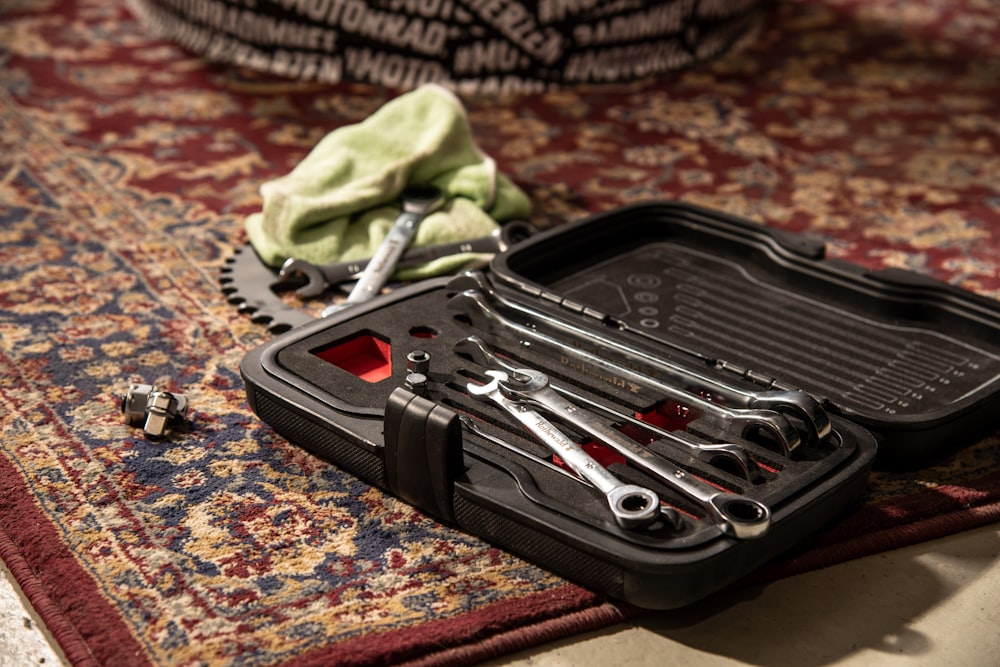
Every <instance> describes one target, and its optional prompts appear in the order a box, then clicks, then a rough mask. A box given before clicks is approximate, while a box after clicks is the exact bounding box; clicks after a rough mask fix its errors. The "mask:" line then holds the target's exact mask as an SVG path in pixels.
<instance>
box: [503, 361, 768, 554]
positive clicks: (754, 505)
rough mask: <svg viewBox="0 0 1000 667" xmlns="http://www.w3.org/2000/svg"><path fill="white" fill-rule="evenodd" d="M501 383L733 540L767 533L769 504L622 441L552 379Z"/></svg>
mask: <svg viewBox="0 0 1000 667" xmlns="http://www.w3.org/2000/svg"><path fill="white" fill-rule="evenodd" d="M489 374H490V375H493V376H494V377H495V378H496V379H497V383H496V384H497V393H498V394H499V395H500V396H502V397H503V398H504V399H506V400H507V401H513V402H514V404H515V405H517V406H519V407H521V409H523V406H525V405H527V406H531V407H536V408H541V409H542V410H545V411H546V412H549V413H550V414H552V415H554V416H556V417H558V418H559V419H562V420H563V421H566V422H567V423H570V424H572V425H574V426H576V427H578V428H580V429H582V430H583V431H585V432H586V433H588V434H590V435H591V436H593V437H594V438H597V439H598V440H599V441H601V442H603V443H605V444H607V445H608V446H610V447H611V448H612V449H614V450H615V451H616V452H618V453H619V454H621V455H622V456H624V457H625V458H626V459H628V460H629V461H630V462H631V463H633V464H634V465H636V466H637V467H639V468H641V469H643V470H645V471H646V472H647V473H649V474H651V475H652V476H653V477H655V478H656V479H657V480H659V481H661V482H663V484H665V485H666V486H667V487H669V488H671V489H672V490H674V491H676V492H677V493H679V494H681V495H683V496H684V497H686V498H689V499H691V500H693V501H695V502H697V503H698V504H699V505H700V506H701V507H702V508H703V509H704V510H705V511H706V512H707V513H708V514H709V515H710V516H711V517H712V519H714V520H715V521H716V522H717V523H718V526H719V528H720V529H721V530H722V531H723V532H725V533H727V534H729V535H732V536H733V537H736V538H739V539H751V538H755V537H760V536H761V535H763V534H764V533H766V532H767V529H768V527H769V526H770V523H771V510H770V508H769V507H768V506H767V505H765V504H764V503H762V502H760V501H758V500H754V499H752V498H748V497H746V496H743V495H740V494H736V493H730V492H727V491H722V490H720V489H718V488H716V487H714V486H712V485H711V484H708V483H707V482H704V481H702V480H700V479H698V478H697V477H692V476H691V475H689V474H688V473H687V472H686V471H684V470H682V469H681V468H679V467H678V466H676V465H673V464H672V463H671V462H670V461H668V460H667V459H665V458H663V457H661V456H658V455H656V454H655V453H653V452H651V451H649V450H648V449H646V448H645V447H643V446H642V445H640V444H639V443H637V442H635V441H634V440H631V439H630V438H627V437H626V436H624V435H622V434H621V433H620V432H619V431H617V430H616V429H615V428H613V427H611V426H609V425H608V424H606V423H605V422H604V421H603V420H602V419H600V418H599V417H597V416H596V415H594V414H593V413H591V412H589V411H587V410H583V409H581V408H580V407H579V406H577V405H575V404H573V403H571V402H569V401H567V400H566V399H564V398H563V397H562V396H560V395H559V394H558V393H557V392H555V391H554V390H553V389H552V388H551V387H550V386H549V379H548V377H547V376H546V375H545V374H544V373H541V372H539V371H535V370H530V369H519V370H517V371H516V372H514V373H510V374H508V373H504V372H503V371H499V372H498V371H490V372H489Z"/></svg>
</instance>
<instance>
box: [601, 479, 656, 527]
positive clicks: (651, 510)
mask: <svg viewBox="0 0 1000 667" xmlns="http://www.w3.org/2000/svg"><path fill="white" fill-rule="evenodd" d="M608 502H609V503H610V504H611V507H612V509H613V510H614V515H615V519H616V520H617V521H618V523H619V524H620V525H621V526H622V527H623V528H637V527H639V526H643V525H645V524H647V523H651V522H652V521H653V520H654V519H656V518H657V517H659V515H660V497H659V496H658V495H656V493H654V492H653V491H651V490H649V489H647V488H645V487H642V486H637V485H635V484H623V485H621V486H619V487H617V488H615V489H613V490H612V491H611V492H610V493H608Z"/></svg>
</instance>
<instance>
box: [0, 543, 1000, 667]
mask: <svg viewBox="0 0 1000 667" xmlns="http://www.w3.org/2000/svg"><path fill="white" fill-rule="evenodd" d="M61 662H62V657H61V655H60V654H59V653H58V651H55V650H53V649H52V648H51V646H50V645H49V643H48V640H47V639H46V637H45V635H44V633H43V632H42V631H40V630H39V627H38V621H37V618H35V617H34V615H33V613H32V612H31V611H29V610H27V609H25V607H24V606H23V604H22V600H21V599H20V598H19V596H18V593H17V592H16V591H15V590H14V589H13V588H12V587H11V585H10V576H9V573H8V572H7V570H6V569H5V568H4V569H3V581H2V582H0V665H5V666H11V667H20V666H22V665H46V666H49V665H60V664H61ZM490 665H514V666H516V667H529V666H538V665H544V666H546V667H570V666H573V667H577V666H579V665H629V667H645V666H647V665H648V666H650V667H652V666H654V665H655V666H656V667H671V666H673V665H698V666H699V667H723V666H725V667H733V666H735V665H757V666H761V667H772V666H773V667H778V666H782V667H784V666H785V665H795V666H796V667H802V666H804V667H821V666H826V665H837V666H850V667H868V666H876V665H877V666H878V667H892V666H893V665H901V666H903V665H905V667H923V666H925V665H926V666H927V667H930V666H932V665H933V666H934V667H996V665H1000V527H998V526H989V527H986V528H982V529H978V530H973V531H968V532H965V533H961V534H959V535H955V536H952V537H949V538H945V539H942V540H936V541H933V542H927V543H924V544H920V545H917V546H913V547H907V548H904V549H899V550H897V551H892V552H888V553H883V554H878V555H876V556H871V557H869V558H863V559H859V560H857V561H853V562H850V563H844V564H841V565H837V566H834V567H830V568H827V569H824V570H820V571H818V572H811V573H808V574H805V575H801V576H798V577H792V578H789V579H784V580H781V581H777V582H774V583H771V584H768V585H767V586H762V587H759V588H754V589H751V590H743V591H738V592H734V593H729V594H722V595H719V596H716V597H714V598H713V599H711V600H709V601H706V602H703V603H701V604H698V605H695V606H694V607H692V608H688V609H685V610H682V611H676V612H670V613H662V614H656V615H654V616H651V617H650V618H648V619H646V620H644V621H642V622H641V623H635V624H630V625H629V626H621V627H616V628H612V629H609V630H606V631H604V632H600V633H595V634H592V635H586V636H583V637H577V638H575V639H573V640H567V641H562V642H557V643H555V644H552V645H548V646H545V647H541V648H538V649H535V650H532V651H530V652H527V653H524V654H519V655H516V656H510V657H508V658H506V659H504V660H499V661H495V662H492V663H490Z"/></svg>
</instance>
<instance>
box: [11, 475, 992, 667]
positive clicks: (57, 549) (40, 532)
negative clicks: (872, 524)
mask: <svg viewBox="0 0 1000 667" xmlns="http://www.w3.org/2000/svg"><path fill="white" fill-rule="evenodd" d="M0 480H2V481H0V490H2V491H3V497H4V504H6V505H8V506H10V507H12V509H13V511H12V512H11V513H10V515H11V520H9V521H5V522H4V524H3V525H0V558H2V559H3V561H4V563H5V564H6V565H7V567H8V568H9V569H10V572H11V574H12V575H13V577H14V580H15V581H16V582H17V584H18V586H19V587H20V588H21V590H22V592H23V593H24V596H25V597H26V598H27V599H28V601H29V602H30V604H31V605H32V606H33V607H34V609H35V611H36V612H37V614H38V616H39V617H40V619H41V621H42V622H43V623H44V624H45V627H46V629H47V631H48V632H49V633H50V634H51V636H52V637H53V638H54V639H55V641H56V643H57V644H58V645H59V647H60V648H61V650H62V652H63V654H64V655H65V657H66V659H67V660H68V661H69V662H70V664H72V665H74V667H90V666H92V665H94V666H96V665H101V664H102V662H101V660H99V659H98V657H97V656H95V655H94V653H93V652H92V650H91V646H90V645H89V644H88V643H87V640H86V639H85V635H90V634H102V633H109V632H110V633H113V635H114V638H115V639H114V642H115V644H116V645H117V646H118V649H117V651H116V653H118V655H122V654H123V653H122V651H123V649H126V650H127V651H128V655H129V656H130V658H131V660H132V663H131V664H136V662H135V661H136V659H138V658H139V656H142V658H143V662H145V663H147V664H148V659H147V657H148V656H147V655H146V652H145V651H144V650H143V649H142V648H141V646H139V645H138V644H137V643H136V642H135V639H134V638H133V637H132V634H131V632H130V631H129V629H128V626H127V625H126V624H125V623H123V622H122V621H121V619H120V615H119V614H118V612H117V610H116V609H115V608H114V607H112V606H111V605H110V604H109V603H107V602H106V601H105V599H104V596H103V595H102V594H101V592H100V590H99V589H98V587H97V585H96V583H95V582H94V581H93V579H92V578H91V576H90V574H89V573H88V572H86V570H84V569H83V567H82V566H80V564H79V563H77V562H76V559H75V558H74V557H73V555H72V553H71V552H70V551H69V549H68V548H67V547H66V546H65V545H64V544H63V543H62V541H61V539H60V536H59V534H58V531H57V530H56V529H55V528H54V526H53V524H52V523H51V521H50V520H49V519H48V518H47V517H46V516H45V515H44V514H43V513H42V511H41V509H40V508H39V507H38V506H37V505H36V504H35V502H34V499H33V497H32V496H31V494H30V491H29V490H28V488H27V483H26V481H25V480H24V479H23V478H22V476H21V474H20V472H19V471H18V470H17V468H16V467H15V466H14V465H13V462H12V461H10V460H9V459H8V458H7V457H6V456H0ZM971 483H973V484H974V482H971ZM998 521H1000V502H990V503H985V504H983V505H977V506H972V507H965V508H962V509H958V510H955V511H951V512H947V513H944V514H940V515H936V516H933V517H929V518H926V519H921V520H917V521H914V522H912V523H909V524H905V525H899V526H893V527H891V528H883V529H880V530H876V531H874V532H871V533H866V534H864V535H861V536H859V537H857V538H856V539H851V540H847V541H842V542H836V543H832V544H824V545H822V546H818V547H814V548H811V549H808V550H807V551H805V552H803V553H801V554H798V555H795V556H792V557H791V558H789V559H787V560H782V561H781V562H780V563H778V564H776V565H774V566H766V567H765V568H764V569H763V570H761V571H759V572H758V573H757V574H755V575H751V577H750V578H748V579H747V580H746V582H745V583H752V582H767V581H771V580H775V579H780V578H785V577H789V576H794V575H797V574H802V573H805V572H808V571H811V570H816V569H821V568H823V567H827V566H830V565H835V564H837V563H841V562H845V561H848V560H853V559H856V558H860V557H863V556H867V555H872V554H875V553H880V552H884V551H889V550H893V549H898V548H900V547H904V546H910V545H913V544H918V543H921V542H925V541H928V540H930V539H934V538H939V537H944V536H947V535H952V534H955V533H959V532H962V531H964V530H969V529H972V528H976V527H981V526H985V525H989V524H991V523H996V522H998ZM19 529H20V530H19ZM15 534H20V535H23V536H24V537H23V538H22V539H21V540H18V539H15V537H14V535H15ZM32 548H34V549H35V550H36V551H37V553H36V554H34V555H35V556H36V560H37V562H38V563H46V562H47V563H52V564H56V565H58V566H59V568H60V572H61V573H62V574H60V575H58V579H57V580H60V581H61V580H65V579H68V578H69V579H72V580H73V581H74V582H76V586H75V589H74V592H72V593H70V594H69V595H68V596H67V598H66V599H67V601H68V605H69V606H70V607H71V608H72V609H67V608H65V605H63V606H60V605H59V604H58V603H56V602H55V600H54V599H53V597H52V596H51V595H50V593H49V590H48V587H49V586H50V585H52V584H53V583H55V581H56V580H53V579H52V575H45V574H40V573H37V572H36V570H35V567H34V566H33V565H32V563H31V562H30V560H29V558H30V552H31V550H32ZM68 568H69V570H72V573H73V575H74V576H72V577H67V576H66V573H67V572H68V571H69V570H68ZM558 598H562V600H561V601H559V602H558V603H557V607H558V606H561V607H562V609H561V610H553V609H552V607H551V606H549V605H550V604H551V603H552V602H553V601H554V600H557V599H558ZM601 599H602V598H600V597H598V596H597V595H595V594H593V593H591V592H589V591H587V590H585V589H582V588H580V587H577V586H575V585H574V584H571V583H567V584H566V585H565V586H560V587H557V588H555V589H551V590H548V591H543V592H541V593H537V594H534V595H530V596H527V597H525V598H519V599H517V600H510V601H501V602H498V603H495V604H492V605H489V606H487V607H485V608H483V609H480V610H476V611H473V612H469V613H470V614H471V616H465V617H464V618H465V620H464V621H462V620H459V619H454V618H450V619H440V620H437V621H430V622H427V623H423V624H420V626H419V628H420V632H419V633H414V628H413V627H408V628H402V629H398V630H392V631H387V632H385V633H382V639H383V641H382V642H380V643H379V646H380V648H379V654H380V655H382V656H383V657H384V655H385V652H384V650H383V649H384V647H385V644H386V643H387V642H388V643H390V644H394V645H395V654H396V657H397V658H399V659H400V660H401V662H398V663H397V664H400V665H404V664H405V665H408V666H410V667H431V666H434V667H450V666H452V665H460V664H468V663H469V662H478V661H482V660H487V659H491V658H497V657H501V656H504V655H509V654H510V653H513V652H516V651H521V650H525V649H528V648H532V647H535V646H538V645H541V644H544V643H547V642H551V641H554V640H558V639H562V638H566V637H569V636H572V635H576V634H580V633H584V632H590V631H596V630H600V629H603V628H607V627H610V626H612V625H615V624H617V623H621V622H623V621H626V620H628V619H630V618H635V617H638V616H642V615H645V614H646V613H649V612H645V611H643V610H636V609H631V608H629V607H628V606H627V605H623V606H618V605H616V604H615V603H613V602H600V600H601ZM98 600H99V602H96V601H98ZM595 603H596V604H595ZM525 605H527V606H529V607H532V606H534V607H537V616H538V618H539V619H541V620H538V621H535V622H532V623H530V624H529V625H526V626H521V627H513V628H510V627H506V629H505V626H506V625H507V624H506V623H505V620H506V619H509V618H510V617H511V612H512V611H513V609H514V607H516V608H517V611H518V614H520V613H523V610H524V607H525ZM588 605H593V606H588ZM74 610H75V615H74ZM553 613H559V616H557V617H552V616H551V615H552V614H553ZM456 623H458V624H460V625H461V626H463V630H462V632H461V633H460V634H459V635H458V636H457V637H456V636H455V633H454V630H455V625H456ZM445 626H447V627H448V633H447V635H448V636H447V637H445V633H444V632H442V630H443V629H444V628H445ZM487 633H490V634H488V636H485V637H482V638H481V639H477V637H479V636H482V635H484V634H487ZM428 636H432V637H436V641H438V642H439V645H441V646H442V648H441V650H438V651H434V652H431V653H424V654H423V655H417V653H419V652H420V650H421V645H425V644H426V643H427V641H426V640H427V638H428ZM415 637H419V640H420V641H419V642H417V641H415ZM469 640H472V641H469ZM460 642H465V643H460ZM368 643H370V637H368V636H362V637H358V638H355V639H352V640H347V641H344V642H340V643H338V644H334V645H327V646H323V647H318V648H316V649H314V650H313V651H311V652H309V653H307V654H304V655H302V656H298V657H295V658H292V659H291V660H289V661H287V662H286V663H285V665H287V666H288V667H292V666H295V667H309V666H311V665H327V664H331V663H332V661H341V663H340V664H351V663H353V664H364V663H365V661H366V660H371V659H373V658H374V657H375V656H373V655H371V654H370V653H368V652H364V651H362V650H360V649H361V648H362V646H363V645H365V644H368ZM457 643H459V645H456V644H457ZM445 644H450V645H449V646H445Z"/></svg>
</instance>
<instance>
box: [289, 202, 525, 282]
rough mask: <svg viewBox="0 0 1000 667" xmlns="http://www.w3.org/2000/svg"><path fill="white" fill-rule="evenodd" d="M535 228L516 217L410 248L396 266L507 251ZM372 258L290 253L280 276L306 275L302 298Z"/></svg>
mask: <svg viewBox="0 0 1000 667" xmlns="http://www.w3.org/2000/svg"><path fill="white" fill-rule="evenodd" d="M532 231H533V230H532V228H531V226H530V225H528V223H525V222H517V221H514V222H509V223H507V224H505V225H504V226H503V227H500V228H497V229H496V230H495V231H494V232H493V233H492V234H490V235H489V236H481V237H479V238H475V239H469V240H468V241H455V242H454V243H442V244H440V245H433V246H423V247H421V248H407V249H406V252H404V253H403V256H402V257H400V258H399V262H398V263H397V264H396V267H395V268H396V269H406V268H410V267H413V266H417V265H419V264H423V263H425V262H430V261H432V260H435V259H440V258H442V257H448V256H450V255H457V254H461V253H498V252H503V251H505V250H506V249H507V248H509V247H510V246H511V245H512V244H514V243H516V242H517V241H519V240H521V239H523V238H526V237H527V236H529V235H530V234H531V233H532ZM371 261H372V260H370V259H359V260H354V261H349V262H337V263H336V264H313V263H312V262H307V261H306V260H304V259H295V258H291V257H290V258H288V259H287V260H285V263H284V264H282V265H281V272H280V273H279V279H280V280H281V281H282V282H293V281H294V280H296V279H299V278H304V279H305V281H306V284H305V285H302V286H301V287H298V288H297V289H296V290H295V293H296V294H298V295H299V296H300V297H302V298H311V297H317V296H320V295H322V294H323V293H324V292H326V291H327V290H328V289H330V288H331V287H333V286H335V285H339V284H341V283H345V282H348V281H350V280H355V279H357V278H358V276H359V274H361V273H362V272H363V271H364V270H365V269H366V268H367V267H368V265H369V264H370V263H371Z"/></svg>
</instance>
